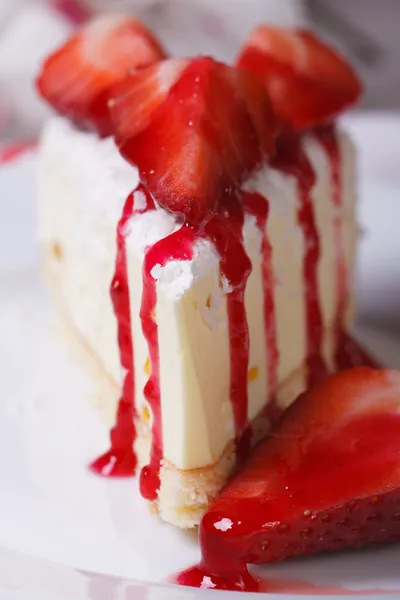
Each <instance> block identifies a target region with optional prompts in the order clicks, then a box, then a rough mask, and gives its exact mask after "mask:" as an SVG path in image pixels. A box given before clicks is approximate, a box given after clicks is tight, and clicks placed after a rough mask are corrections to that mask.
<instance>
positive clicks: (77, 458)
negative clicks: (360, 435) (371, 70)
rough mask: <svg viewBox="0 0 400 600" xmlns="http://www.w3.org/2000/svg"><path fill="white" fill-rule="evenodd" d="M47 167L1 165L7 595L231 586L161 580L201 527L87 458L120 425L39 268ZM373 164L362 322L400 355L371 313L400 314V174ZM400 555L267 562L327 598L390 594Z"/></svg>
mask: <svg viewBox="0 0 400 600" xmlns="http://www.w3.org/2000/svg"><path fill="white" fill-rule="evenodd" d="M359 121H360V119H359ZM372 121H373V122H374V123H375V124H376V119H375V121H374V119H373V118H372ZM394 121H395V122H391V123H390V126H389V125H388V126H387V129H390V132H391V133H393V130H394V128H395V127H396V128H397V130H396V131H397V134H396V135H397V140H400V121H399V120H398V119H394ZM367 122H368V123H369V124H370V123H371V118H367ZM381 123H383V124H382V125H381V127H382V128H383V130H384V127H385V123H384V121H382V120H381ZM352 128H353V131H354V132H355V134H356V136H360V137H361V136H362V134H363V132H364V131H365V123H364V124H363V123H362V119H361V121H360V122H359V123H358V124H357V121H354V120H353V122H352ZM367 137H368V136H367ZM382 137H383V135H382ZM374 143H376V142H374ZM397 144H398V148H397V150H396V152H395V153H394V156H396V155H397V156H399V155H400V143H399V142H397ZM376 154H377V156H378V155H379V152H378V153H376ZM372 163H374V161H372ZM34 172H35V158H34V157H33V156H26V157H24V158H22V159H21V160H19V161H18V162H16V163H14V164H12V165H9V166H7V167H2V168H0V194H1V196H0V197H1V198H2V217H1V219H0V340H1V342H0V398H1V401H0V482H1V483H0V598H16V597H17V598H22V599H23V600H28V599H29V600H30V599H36V598H38V599H39V598H40V599H41V600H42V599H45V600H61V599H67V598H68V599H70V598H71V599H72V598H73V599H74V600H81V599H82V600H83V599H86V598H92V600H114V598H115V599H116V598H120V599H122V598H124V599H131V598H134V599H135V600H136V599H139V598H140V599H141V598H143V599H144V598H151V599H152V600H153V598H154V599H156V598H162V599H165V600H167V599H169V600H170V599H172V598H182V599H183V600H187V599H189V598H194V597H196V599H199V598H200V599H203V600H204V598H207V599H208V600H210V599H211V598H218V597H217V596H216V595H215V594H219V595H220V594H221V593H220V592H210V591H205V592H199V591H197V590H196V591H194V590H190V589H189V588H187V589H183V588H177V587H173V586H167V585H165V584H161V585H157V584H156V582H162V581H165V579H166V578H167V577H168V576H170V575H172V574H173V573H175V572H177V571H179V570H181V569H182V568H184V567H187V566H189V565H191V564H193V563H195V562H197V561H198V559H199V550H198V545H197V541H196V538H195V536H193V535H190V534H189V535H188V534H185V533H182V532H179V531H177V530H175V529H174V528H173V527H171V526H169V525H166V524H162V523H161V522H160V521H159V520H158V519H157V518H155V517H151V516H150V515H149V514H148V512H147V509H146V507H145V505H144V503H143V502H142V500H141V499H140V497H139V494H138V493H137V489H136V483H135V481H134V480H131V481H111V480H104V479H101V478H98V477H96V476H94V475H91V474H90V473H89V472H88V470H87V469H86V465H87V464H88V462H89V460H90V459H91V458H93V457H95V456H96V455H97V454H98V453H99V452H101V451H102V450H103V449H104V448H105V447H106V445H107V431H106V430H105V429H104V427H103V425H102V424H101V422H100V419H99V417H98V415H97V413H96V411H95V409H93V408H92V406H91V404H90V402H88V396H89V395H90V393H91V382H90V380H89V379H88V378H87V377H86V375H85V374H84V373H83V372H82V371H81V370H80V369H79V367H77V366H76V365H74V364H71V362H70V361H69V359H68V356H67V354H66V352H65V350H64V348H63V346H62V344H61V343H60V342H59V341H58V339H57V338H56V337H55V336H54V333H53V332H52V329H51V323H52V310H51V305H50V303H49V301H48V299H47V296H46V293H45V290H44V289H43V287H42V286H41V284H40V281H39V278H38V274H37V264H36V263H37V253H36V247H35V241H34V231H35V219H34V188H35V182H34ZM377 173H378V175H379V170H378V171H377ZM365 175H366V173H365V170H364V178H363V192H362V202H361V218H362V224H363V227H364V228H365V229H367V230H368V231H369V235H366V236H365V238H364V240H363V242H362V248H361V256H360V265H361V269H360V290H361V307H362V314H363V316H364V324H363V326H362V327H361V328H360V336H361V337H362V338H363V339H364V340H365V341H366V342H367V343H368V345H369V346H370V348H371V349H372V350H374V351H375V352H376V354H377V355H378V357H380V358H381V359H382V360H383V361H384V362H385V363H387V364H388V365H391V366H398V367H399V368H400V338H399V339H396V337H395V336H394V335H393V336H390V335H386V334H383V333H382V332H380V333H378V332H376V331H375V330H374V329H372V328H371V327H369V328H368V327H367V326H366V325H365V320H367V322H368V321H369V322H370V323H371V322H373V321H374V319H375V321H376V320H378V321H379V318H380V317H379V315H380V314H381V313H382V308H381V307H382V304H384V305H387V307H391V310H392V313H393V315H394V316H396V315H395V314H394V310H395V308H396V307H395V304H396V303H395V302H394V301H392V298H391V294H392V293H393V290H395V292H396V293H397V290H398V286H399V285H400V261H399V260H398V259H399V258H400V252H398V249H399V236H398V235H397V231H396V228H397V223H399V222H400V219H399V216H400V215H399V210H400V208H399V206H400V205H399V202H398V200H399V199H398V194H399V192H400V179H399V180H394V179H393V180H390V179H389V178H386V179H384V180H379V177H378V178H376V177H375V178H374V172H373V171H372V172H371V171H369V170H368V173H367V175H368V177H367V176H365ZM55 200H56V199H55ZM377 207H378V208H377ZM393 249H397V250H396V252H397V254H396V252H394V250H393ZM394 256H397V261H395V260H394ZM385 278H386V279H385ZM387 282H392V284H393V285H392V287H390V286H389V288H386V287H385V285H386V284H387ZM396 286H397V287H396ZM382 290H384V292H382ZM371 296H372V299H371ZM398 297H399V296H398V295H397V298H398ZM385 303H386V304H385ZM388 312H390V311H389V308H388V309H387V310H386V311H383V313H384V314H386V315H387V313H388ZM398 316H399V315H397V317H398ZM399 562H400V547H399V546H393V547H386V548H381V549H379V550H374V551H364V552H354V553H339V554H335V555H329V556H321V557H316V558H312V559H307V560H296V561H291V562H286V563H282V564H280V565H273V566H269V567H262V568H260V569H258V572H259V573H261V574H262V575H263V576H265V577H268V578H270V580H271V582H272V584H271V585H272V587H271V591H276V592H278V591H279V592H281V593H282V592H292V593H293V594H294V595H288V596H286V597H287V598H289V597H291V598H295V597H298V594H299V593H300V592H301V591H302V592H303V593H306V592H309V593H311V591H313V593H314V594H318V593H319V594H320V597H321V598H322V597H326V594H327V593H328V591H329V590H330V591H331V592H332V593H334V591H335V590H336V593H338V594H339V592H340V591H341V594H343V593H345V590H347V591H359V592H360V591H361V590H363V594H364V592H366V591H368V590H369V591H370V593H371V592H373V591H374V590H375V592H376V594H375V597H379V594H378V591H380V592H384V591H387V590H396V589H397V590H399V591H398V595H399V596H400V574H399V568H398V565H399ZM133 580H136V581H138V582H150V583H133V582H132V581H133ZM283 582H284V583H283ZM301 582H303V583H301ZM312 586H314V587H312ZM210 594H211V596H210ZM363 594H362V595H363ZM219 597H222V596H219ZM224 597H225V598H228V597H232V594H231V595H228V596H226V595H225V596H224ZM241 597H242V598H243V599H244V598H245V596H241ZM271 597H274V594H272V595H271ZM276 597H279V598H282V597H283V596H282V595H277V596H276ZM314 597H317V596H314ZM342 597H343V595H342ZM368 597H372V596H368Z"/></svg>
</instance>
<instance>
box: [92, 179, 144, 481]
mask: <svg viewBox="0 0 400 600" xmlns="http://www.w3.org/2000/svg"><path fill="white" fill-rule="evenodd" d="M135 191H138V192H140V193H143V194H144V195H145V197H146V200H147V205H146V208H145V209H144V210H140V211H135V209H134V194H135V192H133V193H132V194H130V195H129V196H128V198H127V200H126V203H125V206H124V209H123V212H122V216H121V219H120V221H119V223H118V229H117V256H116V261H115V273H114V277H113V280H112V282H111V287H110V294H111V300H112V303H113V307H114V313H115V316H116V319H117V323H118V346H119V352H120V360H121V367H122V371H123V384H122V395H121V398H120V401H119V404H118V410H117V417H116V423H115V426H114V427H113V429H112V430H111V432H110V439H111V447H110V449H109V450H108V451H107V452H106V453H105V454H103V455H102V456H100V457H99V458H97V459H96V460H95V461H94V462H93V463H92V464H91V465H90V468H91V470H92V471H94V472H95V473H97V474H99V475H103V476H105V477H129V476H132V475H133V474H134V473H135V470H136V455H135V453H134V450H133V444H134V441H135V437H136V431H135V425H134V417H135V413H136V407H135V383H134V382H135V368H134V353H133V346H132V336H131V314H130V300H129V286H128V275H127V262H126V251H125V237H126V234H127V227H128V222H129V219H130V218H131V217H132V216H133V215H134V214H135V212H145V211H146V210H149V209H152V208H154V203H153V200H152V199H151V197H150V196H149V194H147V192H146V191H145V189H144V188H143V186H141V185H139V186H138V188H137V189H136V190H135Z"/></svg>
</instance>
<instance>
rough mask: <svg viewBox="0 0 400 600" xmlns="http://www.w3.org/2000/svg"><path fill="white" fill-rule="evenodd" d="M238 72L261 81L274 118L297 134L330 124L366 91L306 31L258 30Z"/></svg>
mask: <svg viewBox="0 0 400 600" xmlns="http://www.w3.org/2000/svg"><path fill="white" fill-rule="evenodd" d="M237 66H238V67H239V68H241V69H246V70H249V71H252V72H253V73H255V74H256V75H258V76H259V77H260V78H261V79H262V81H263V82H264V85H265V86H266V89H267V91H268V94H269V96H270V99H271V101H272V104H273V106H274V109H275V112H276V114H277V115H278V117H279V118H280V120H281V121H282V122H284V123H285V124H287V125H289V126H291V127H292V128H293V129H295V130H302V129H307V128H309V127H313V126H315V125H319V124H321V123H324V122H327V121H329V120H331V119H332V118H334V117H336V116H337V115H338V114H339V113H341V112H342V111H343V110H344V109H346V108H348V107H349V106H351V105H353V104H354V103H355V102H356V101H357V100H358V99H359V97H360V95H361V91H362V86H361V83H360V81H359V79H358V77H357V75H356V74H355V72H354V70H353V69H352V68H351V66H350V65H349V64H348V62H347V61H346V60H345V59H344V58H343V57H342V56H340V55H339V54H338V53H337V52H336V51H334V50H333V49H331V48H330V47H328V46H327V45H326V44H324V43H323V42H322V41H321V40H320V39H318V38H317V37H316V36H315V35H314V34H313V33H311V32H309V31H305V30H302V29H292V30H290V29H280V28H278V27H269V26H264V25H262V26H260V27H257V28H256V29H254V30H253V32H252V33H251V34H250V37H249V39H248V41H247V42H246V44H245V45H244V47H243V49H242V50H241V52H240V55H239V57H238V60H237Z"/></svg>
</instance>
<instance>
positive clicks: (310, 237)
mask: <svg viewBox="0 0 400 600" xmlns="http://www.w3.org/2000/svg"><path fill="white" fill-rule="evenodd" d="M272 165H273V166H274V167H275V168H277V169H280V170H281V171H283V172H284V173H287V174H289V175H294V176H295V177H296V179H297V183H298V190H299V195H300V205H299V209H298V222H299V225H300V227H301V229H302V231H303V236H304V260H303V276H304V288H305V304H306V323H307V364H308V382H307V387H311V386H312V385H315V383H317V382H318V381H320V380H321V379H323V378H324V377H325V376H326V375H327V368H326V365H325V362H324V359H323V357H322V333H323V326H322V316H321V307H320V300H319V285H318V262H319V257H320V240H319V235H318V230H317V227H316V224H315V215H314V207H313V201H312V197H311V192H312V188H313V186H314V183H315V173H314V170H313V168H312V165H311V163H310V161H309V160H308V158H307V156H306V154H305V152H304V150H303V148H302V145H301V138H300V137H299V136H297V135H295V134H290V133H285V134H282V135H281V137H280V138H279V139H278V148H277V154H276V156H275V157H274V159H273V161H272Z"/></svg>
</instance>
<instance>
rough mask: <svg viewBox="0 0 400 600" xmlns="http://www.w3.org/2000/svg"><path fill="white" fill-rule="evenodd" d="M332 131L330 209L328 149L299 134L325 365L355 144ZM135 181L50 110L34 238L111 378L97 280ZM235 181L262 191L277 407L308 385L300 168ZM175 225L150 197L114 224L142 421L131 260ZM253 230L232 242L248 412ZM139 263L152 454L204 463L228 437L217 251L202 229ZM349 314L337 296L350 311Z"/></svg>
mask: <svg viewBox="0 0 400 600" xmlns="http://www.w3.org/2000/svg"><path fill="white" fill-rule="evenodd" d="M338 142H339V145H340V166H341V208H340V209H339V208H338V207H337V206H336V205H335V202H334V187H333V185H332V165H331V161H330V160H329V157H328V155H327V153H326V151H325V150H324V148H323V147H322V145H321V144H320V143H319V142H318V140H317V138H316V137H314V135H313V134H310V135H309V136H307V137H305V138H304V140H303V142H302V143H303V145H304V150H305V152H306V153H307V155H308V157H309V159H310V161H311V163H312V165H313V167H314V170H315V173H316V176H317V181H316V185H315V186H314V188H313V190H312V204H313V207H314V215H315V221H316V228H317V233H318V237H319V241H320V260H319V263H318V299H319V303H320V308H321V316H322V322H323V336H322V346H323V348H322V350H323V352H322V353H323V355H324V358H325V360H326V363H327V364H328V366H330V367H333V356H334V350H335V348H334V346H335V343H334V328H335V317H336V313H337V304H338V289H337V277H336V268H337V256H336V252H337V244H336V243H335V227H334V222H335V219H338V218H339V219H340V220H341V230H342V233H343V257H344V261H345V263H346V266H347V271H348V273H349V274H350V275H351V271H352V264H353V260H354V251H355V242H356V237H357V229H356V223H355V218H354V205H355V193H354V185H355V165H354V150H353V147H352V145H351V143H350V141H349V139H348V138H347V136H346V135H345V134H340V136H339V140H338ZM137 183H138V173H137V170H136V169H135V168H133V167H132V166H130V165H128V164H127V163H125V162H124V160H123V159H122V158H121V157H120V155H119V154H118V151H117V149H116V147H115V145H114V143H113V141H112V140H110V139H107V140H98V138H97V137H96V136H94V135H92V134H89V133H82V132H78V131H76V129H75V128H74V127H73V126H72V125H70V124H68V123H67V122H66V121H64V120H63V119H60V118H54V119H53V120H52V121H51V122H50V123H49V124H48V126H47V129H46V131H45V133H44V136H43V140H42V149H41V161H40V174H39V208H40V218H39V225H40V228H39V237H40V241H41V243H42V245H43V246H44V248H45V250H46V251H50V252H52V253H53V256H54V261H53V262H54V268H55V269H56V270H57V271H58V274H59V279H58V281H59V286H58V287H59V292H60V295H61V298H62V303H63V306H64V307H65V309H66V311H67V312H68V315H69V317H70V319H71V320H72V322H73V325H74V327H75V328H76V331H77V333H78V335H79V336H80V338H81V339H82V340H83V341H84V343H85V344H86V345H87V346H88V347H89V348H90V349H91V351H92V352H93V353H95V354H96V356H97V358H98V361H99V363H100V364H101V365H102V367H103V368H104V370H105V371H106V372H107V373H108V374H109V375H110V376H111V377H112V378H113V379H114V380H115V381H119V371H120V367H119V357H118V344H117V325H116V320H115V317H114V314H113V310H112V304H111V300H110V297H109V288H110V283H111V280H112V277H113V273H114V268H115V257H116V229H117V223H118V220H119V218H120V216H121V213H122V209H123V206H124V203H125V200H126V197H127V196H128V195H129V193H130V192H132V191H133V190H134V189H135V187H136V186H137ZM244 188H245V189H246V190H249V191H257V192H259V193H260V194H262V195H263V196H264V197H265V199H266V202H268V204H269V215H268V219H267V225H266V230H267V231H266V234H267V235H266V237H267V239H268V240H269V242H270V244H271V246H272V267H273V276H274V279H275V286H274V290H273V297H274V304H275V322H276V343H277V347H278V351H279V359H278V362H277V381H278V390H277V404H278V406H279V407H281V408H284V407H286V406H287V405H288V404H290V403H291V402H292V401H293V399H294V398H295V397H296V395H297V394H298V393H299V392H301V391H302V390H303V389H304V388H305V387H306V381H307V379H306V378H307V365H306V358H307V325H306V300H305V298H306V289H305V286H306V280H305V278H304V275H303V256H304V252H305V244H306V243H307V241H306V239H305V236H304V232H303V231H302V229H301V227H300V226H299V222H298V211H299V202H300V200H299V189H298V181H297V179H296V178H295V177H293V176H290V175H285V174H284V173H283V172H282V171H280V170H277V169H273V168H270V167H265V168H263V169H262V170H261V171H260V172H258V173H257V174H256V175H255V176H253V177H252V178H251V179H250V180H249V181H248V182H247V183H246V184H245V186H244ZM143 196H144V194H143V192H136V193H135V194H134V204H135V208H136V209H137V210H139V211H140V210H141V207H142V204H143V202H145V198H144V197H143ZM141 203H142V204H141ZM339 210H340V214H338V211H339ZM181 226H182V223H181V222H180V221H179V219H177V218H176V217H175V216H173V215H172V214H170V213H168V212H167V211H165V210H164V209H161V208H159V207H156V209H155V210H151V211H149V212H145V213H143V214H139V213H137V214H134V216H133V217H132V218H131V219H130V220H129V221H128V223H127V225H126V232H125V233H126V241H125V245H126V253H127V265H128V282H129V295H130V305H131V328H132V340H133V348H134V364H135V401H136V407H137V410H138V413H139V415H140V416H142V418H143V420H146V419H147V420H149V410H148V406H147V403H146V400H145V399H144V395H143V388H144V386H145V385H146V382H147V380H148V376H149V369H151V365H150V366H149V351H148V345H147V342H146V340H145V338H144V336H143V332H142V325H141V320H140V307H141V298H142V291H143V259H144V255H145V252H146V250H147V249H148V248H149V247H150V246H152V245H153V244H154V243H156V242H157V241H159V240H161V239H163V238H165V237H166V236H168V235H170V234H171V233H173V232H176V231H177V230H178V229H179V228H180V227H181ZM262 239H263V232H262V231H261V230H260V228H259V226H258V224H257V222H256V218H255V217H254V216H253V215H252V214H250V213H246V214H245V218H244V224H243V243H244V247H245V249H246V252H247V254H248V256H249V258H250V260H251V263H252V271H251V274H250V276H249V279H248V281H247V285H246V291H245V308H246V314H247V321H248V329H249V343H250V348H249V365H248V382H247V389H248V407H247V412H248V415H247V418H248V421H249V422H251V421H252V420H253V419H254V418H255V417H256V416H257V415H259V414H260V412H261V411H262V410H263V408H264V407H265V405H266V403H267V398H268V390H269V381H268V376H269V373H268V368H267V365H268V344H267V343H266V334H265V332H266V324H265V317H264V310H263V305H264V289H263V287H264V284H263V254H262V248H261V245H262ZM151 275H152V277H153V278H154V279H155V280H156V291H157V301H156V307H155V319H156V323H157V327H158V348H159V366H160V396H161V413H162V437H163V456H164V460H166V461H168V462H169V463H171V464H172V465H174V466H175V467H177V468H178V469H182V470H190V469H196V468H201V467H205V466H208V465H211V464H214V463H215V462H216V461H217V460H218V459H219V458H220V457H221V455H222V454H223V452H224V449H225V448H226V447H227V445H228V444H229V443H230V442H231V441H232V440H233V439H234V438H235V426H234V415H233V410H232V404H231V402H230V391H229V386H230V375H231V374H230V368H231V361H230V342H229V331H228V329H229V327H228V311H227V293H229V291H230V282H229V281H227V280H226V279H224V278H222V279H221V276H220V257H219V255H218V253H217V251H216V249H215V247H214V246H213V244H212V243H211V242H210V241H209V240H207V239H203V238H201V239H198V240H195V242H194V246H193V255H192V258H191V259H190V260H179V261H169V262H167V263H166V264H165V265H164V266H162V265H161V264H156V265H154V267H153V268H152V271H151ZM349 279H350V277H349ZM348 285H349V286H350V285H351V282H350V281H348ZM351 313H352V310H351V307H349V309H348V315H347V319H348V320H349V319H351ZM291 382H292V383H291ZM114 412H115V403H114V404H113V403H112V402H110V417H112V415H113V413H114ZM150 422H151V415H150Z"/></svg>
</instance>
